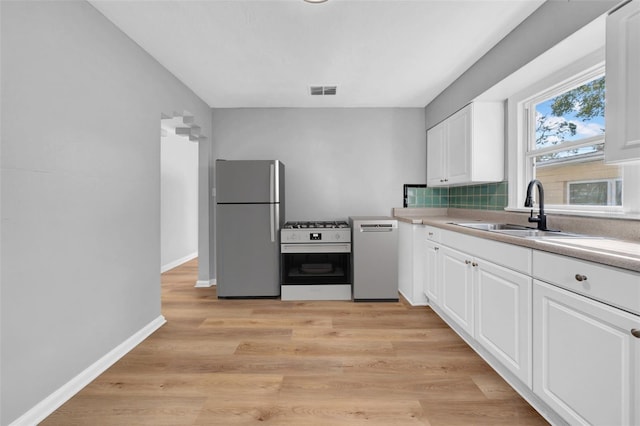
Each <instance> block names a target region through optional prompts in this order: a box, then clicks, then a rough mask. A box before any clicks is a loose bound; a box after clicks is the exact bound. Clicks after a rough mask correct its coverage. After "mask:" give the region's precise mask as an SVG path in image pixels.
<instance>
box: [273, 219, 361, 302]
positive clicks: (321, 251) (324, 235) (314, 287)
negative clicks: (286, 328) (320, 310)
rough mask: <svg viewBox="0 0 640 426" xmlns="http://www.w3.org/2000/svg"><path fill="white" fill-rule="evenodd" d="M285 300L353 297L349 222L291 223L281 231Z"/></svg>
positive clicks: (282, 282) (282, 284)
mask: <svg viewBox="0 0 640 426" xmlns="http://www.w3.org/2000/svg"><path fill="white" fill-rule="evenodd" d="M280 256H281V260H280V283H281V289H280V290H281V292H280V294H281V298H282V300H351V228H350V227H349V224H348V223H347V222H346V221H310V222H287V223H285V224H284V226H283V227H282V229H281V230H280Z"/></svg>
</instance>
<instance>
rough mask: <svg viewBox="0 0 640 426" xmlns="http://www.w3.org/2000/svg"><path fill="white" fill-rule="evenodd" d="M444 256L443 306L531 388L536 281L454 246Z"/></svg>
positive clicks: (445, 249)
mask: <svg viewBox="0 0 640 426" xmlns="http://www.w3.org/2000/svg"><path fill="white" fill-rule="evenodd" d="M470 238H472V237H470ZM497 247H498V248H499V249H508V246H504V247H503V246H497ZM493 248H494V249H495V248H496V246H494V247H493ZM438 252H439V253H438V254H437V255H436V256H438V255H439V256H440V264H441V270H440V277H441V282H442V287H441V289H440V298H439V299H437V302H436V303H437V304H438V306H439V307H440V308H441V309H442V311H443V312H444V313H445V314H446V315H447V316H448V317H449V318H450V319H451V320H452V321H454V322H455V323H456V324H457V325H458V326H459V327H460V328H462V329H463V330H464V331H465V332H467V333H468V334H469V335H471V336H473V338H474V339H475V340H476V341H477V342H478V343H479V344H480V345H482V346H483V347H484V349H486V350H487V351H488V352H489V353H490V354H491V355H493V356H494V357H495V358H496V359H497V360H498V361H500V362H501V363H502V364H503V365H504V366H505V367H506V368H507V369H508V370H509V371H511V372H512V373H513V374H514V375H515V376H516V377H517V378H518V379H520V380H521V381H522V382H523V383H525V384H526V385H527V386H528V387H531V376H532V373H531V282H532V278H531V277H530V276H527V275H524V274H522V273H519V272H516V271H514V270H511V269H509V268H505V267H503V266H499V265H496V264H494V263H492V262H489V261H487V260H484V259H482V258H480V257H477V256H473V255H471V254H469V253H465V252H462V251H459V250H456V249H453V248H451V247H446V246H442V247H441V248H440V249H439V250H438ZM494 254H496V253H494Z"/></svg>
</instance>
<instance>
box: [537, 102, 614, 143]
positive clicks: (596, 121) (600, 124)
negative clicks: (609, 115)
mask: <svg viewBox="0 0 640 426" xmlns="http://www.w3.org/2000/svg"><path fill="white" fill-rule="evenodd" d="M552 103H553V99H549V100H547V101H544V102H541V103H539V104H537V105H536V115H538V114H540V115H545V114H546V115H548V116H549V118H548V119H547V120H548V121H550V122H555V121H560V120H562V119H564V120H566V121H568V122H573V123H575V125H576V126H577V130H576V134H575V135H574V136H567V137H566V138H565V140H567V141H574V140H579V139H583V138H588V137H591V136H597V135H601V134H602V130H601V129H602V128H604V117H603V116H600V117H594V118H592V119H591V120H589V121H586V122H585V121H582V119H579V118H576V116H575V113H573V112H572V113H569V114H566V115H565V116H564V117H562V118H559V117H555V116H553V115H552V114H551V104H552ZM576 108H579V106H578V105H577V106H576Z"/></svg>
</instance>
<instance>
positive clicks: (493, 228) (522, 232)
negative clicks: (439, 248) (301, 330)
mask: <svg viewBox="0 0 640 426" xmlns="http://www.w3.org/2000/svg"><path fill="white" fill-rule="evenodd" d="M452 224H453V225H458V226H464V227H466V228H472V229H479V230H482V231H490V232H497V233H500V234H504V235H512V236H514V237H521V238H587V237H588V236H587V235H580V234H572V233H570V232H562V231H543V230H540V229H536V228H530V227H527V226H522V225H513V224H510V223H486V222H469V223H455V222H452Z"/></svg>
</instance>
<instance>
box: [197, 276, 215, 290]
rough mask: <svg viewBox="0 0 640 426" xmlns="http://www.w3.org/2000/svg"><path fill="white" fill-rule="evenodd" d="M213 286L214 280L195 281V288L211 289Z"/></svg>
mask: <svg viewBox="0 0 640 426" xmlns="http://www.w3.org/2000/svg"><path fill="white" fill-rule="evenodd" d="M214 285H216V280H215V278H214V279H212V280H198V281H196V285H195V287H196V288H208V287H213V286H214Z"/></svg>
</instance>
